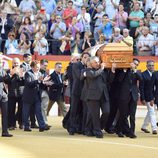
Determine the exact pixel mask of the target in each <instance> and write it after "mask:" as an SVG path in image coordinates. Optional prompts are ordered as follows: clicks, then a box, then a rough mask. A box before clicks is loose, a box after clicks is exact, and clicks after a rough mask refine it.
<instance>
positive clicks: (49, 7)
mask: <svg viewBox="0 0 158 158" xmlns="http://www.w3.org/2000/svg"><path fill="white" fill-rule="evenodd" d="M41 4H42V7H44V8H45V10H46V13H47V14H49V15H51V14H52V13H53V11H54V9H55V8H56V2H55V1H54V0H42V3H41Z"/></svg>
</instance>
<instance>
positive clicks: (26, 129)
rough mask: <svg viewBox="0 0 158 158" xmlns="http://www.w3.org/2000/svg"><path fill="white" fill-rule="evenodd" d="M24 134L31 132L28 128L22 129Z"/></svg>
mask: <svg viewBox="0 0 158 158" xmlns="http://www.w3.org/2000/svg"><path fill="white" fill-rule="evenodd" d="M24 131H25V132H31V131H32V130H31V129H30V128H24Z"/></svg>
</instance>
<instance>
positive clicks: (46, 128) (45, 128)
mask: <svg viewBox="0 0 158 158" xmlns="http://www.w3.org/2000/svg"><path fill="white" fill-rule="evenodd" d="M49 129H50V128H49V127H48V126H45V127H44V128H39V132H43V131H48V130H49Z"/></svg>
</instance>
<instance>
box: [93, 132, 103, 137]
mask: <svg viewBox="0 0 158 158" xmlns="http://www.w3.org/2000/svg"><path fill="white" fill-rule="evenodd" d="M95 137H96V138H103V133H98V134H96V135H95Z"/></svg>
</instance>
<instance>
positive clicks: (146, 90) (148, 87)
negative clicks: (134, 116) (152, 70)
mask: <svg viewBox="0 0 158 158" xmlns="http://www.w3.org/2000/svg"><path fill="white" fill-rule="evenodd" d="M142 78H143V80H142V81H141V82H140V98H141V100H145V101H146V102H150V101H151V100H153V99H154V86H153V82H154V76H153V75H152V77H151V76H150V74H149V72H148V70H146V71H144V72H143V73H142Z"/></svg>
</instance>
